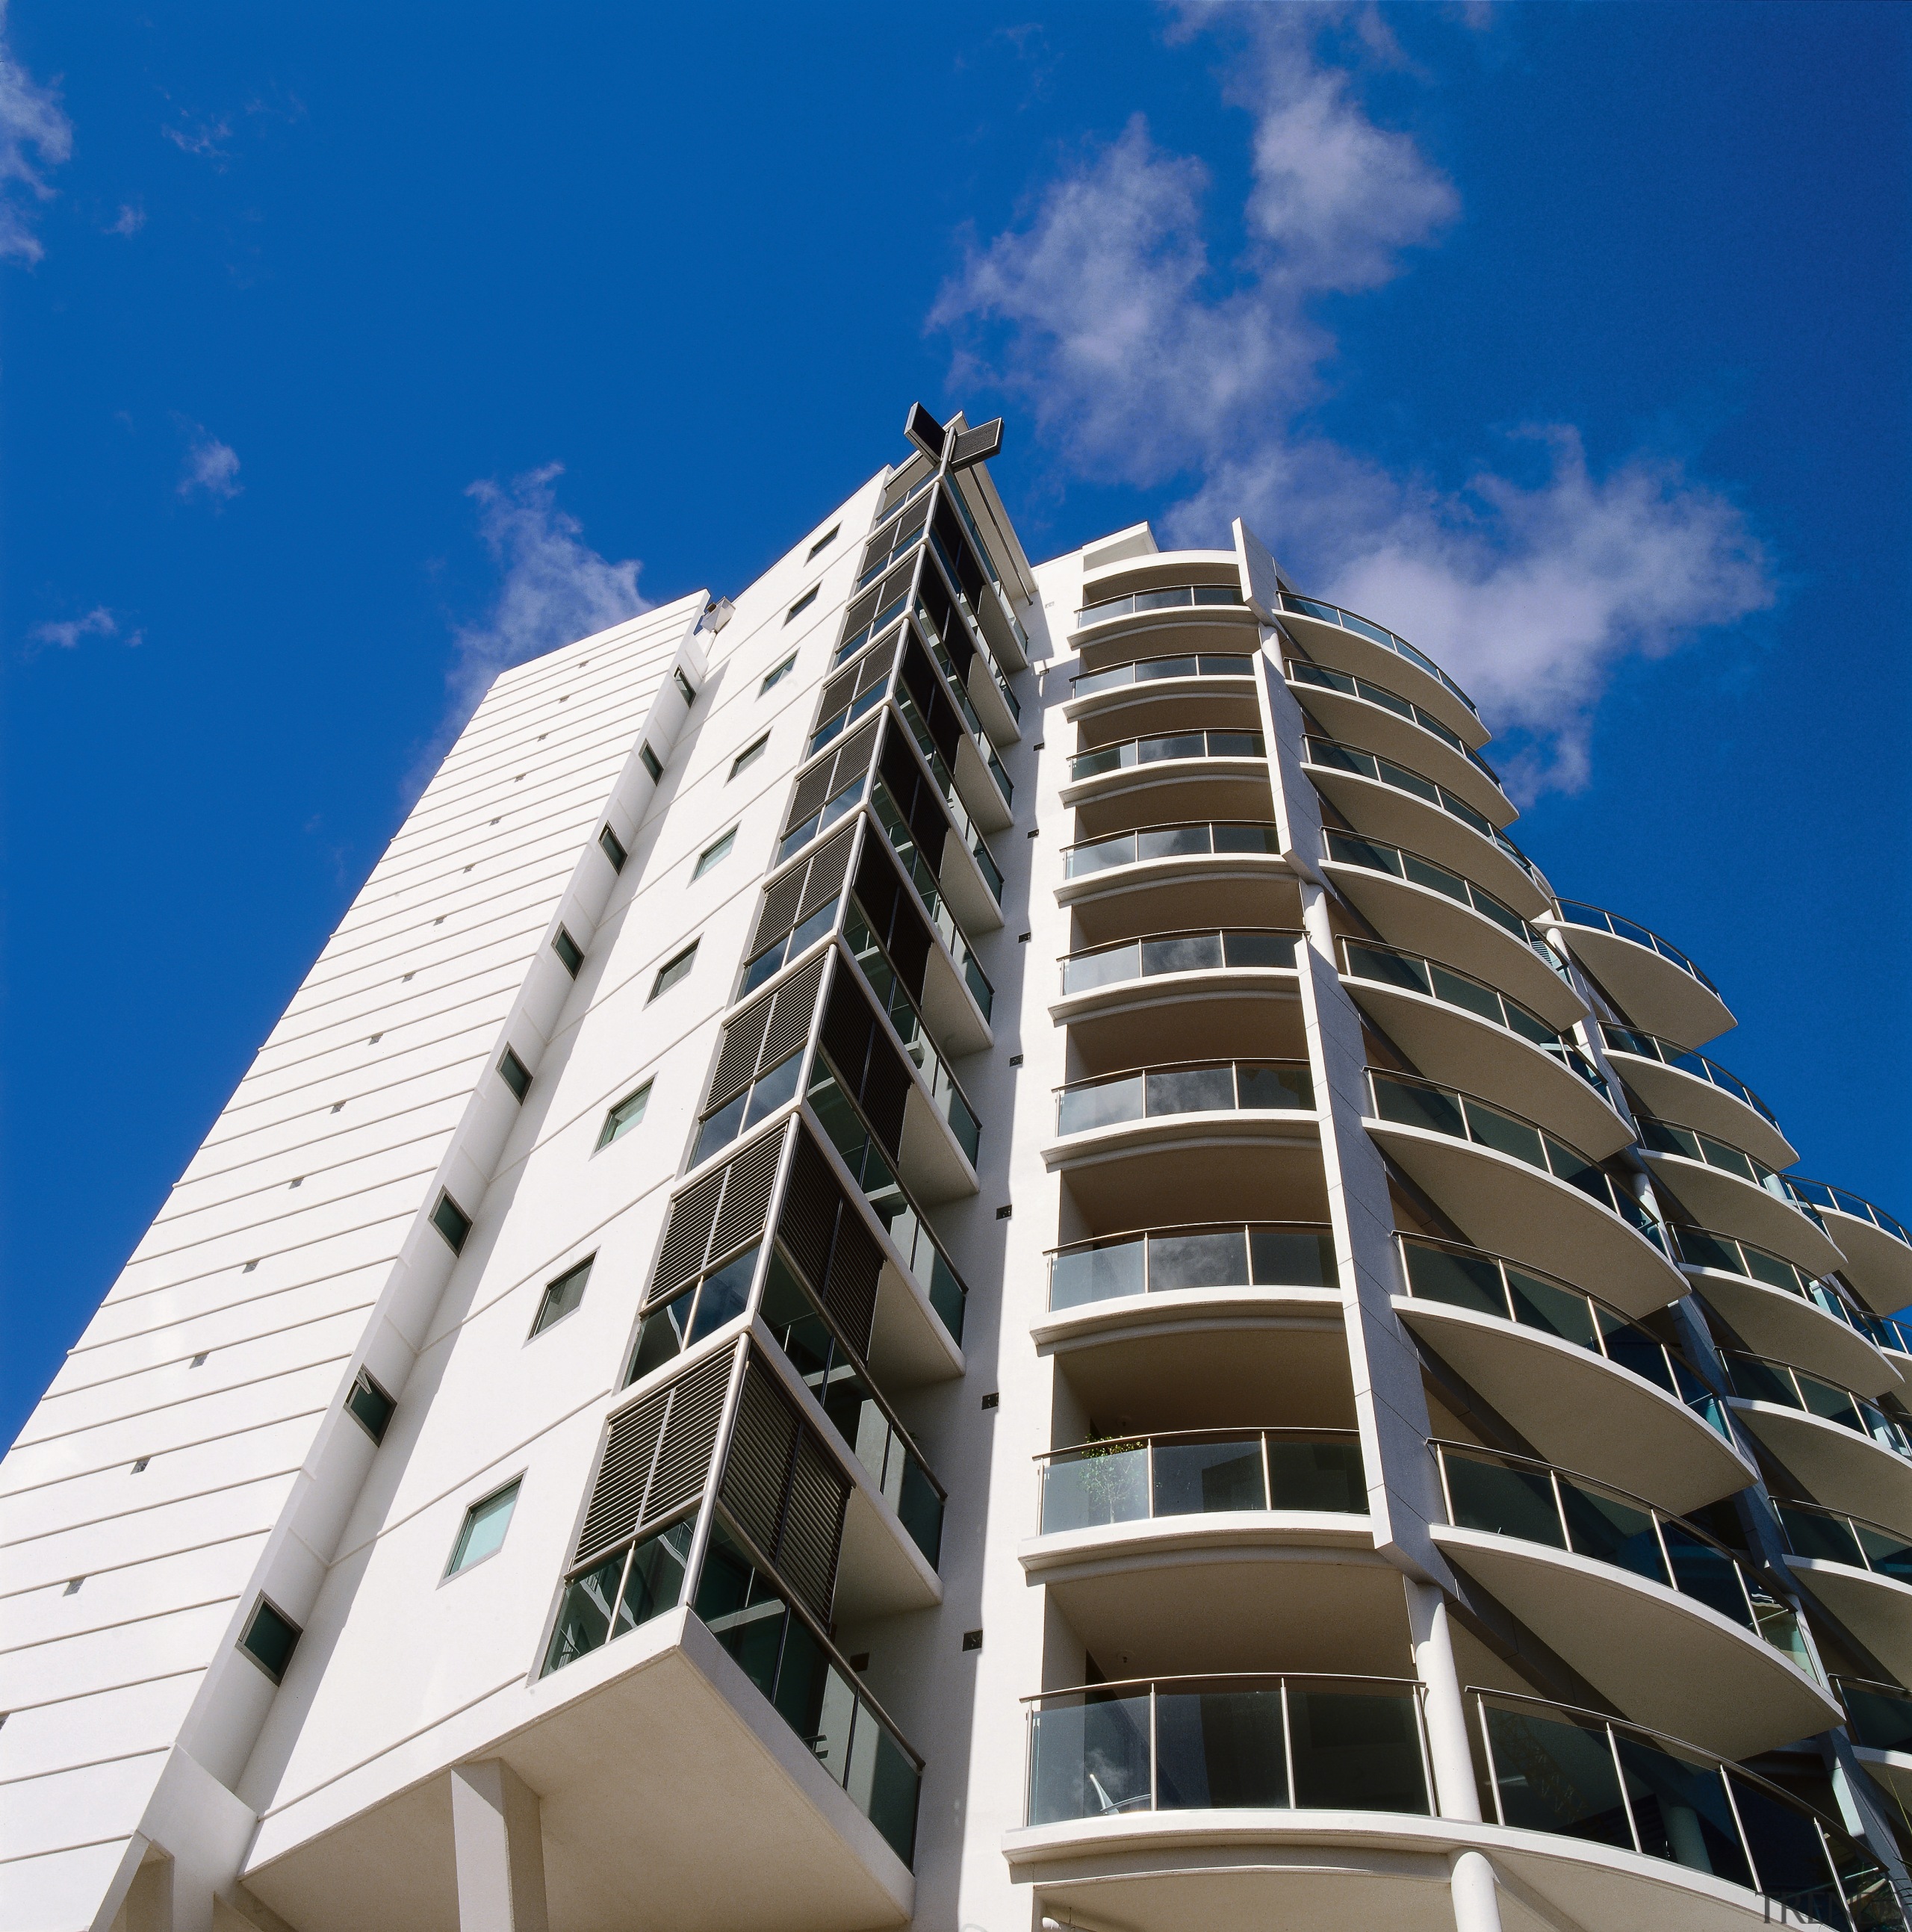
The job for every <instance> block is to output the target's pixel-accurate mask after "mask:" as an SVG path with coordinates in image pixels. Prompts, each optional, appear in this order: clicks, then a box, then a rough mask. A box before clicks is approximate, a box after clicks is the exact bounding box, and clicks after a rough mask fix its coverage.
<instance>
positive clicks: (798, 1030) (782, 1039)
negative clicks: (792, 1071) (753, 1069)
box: [757, 956, 824, 1069]
mask: <svg viewBox="0 0 1912 1932" xmlns="http://www.w3.org/2000/svg"><path fill="white" fill-rule="evenodd" d="M823 969H824V957H823V956H819V957H818V958H817V959H813V960H812V961H811V962H810V963H809V965H807V966H806V967H805V968H803V971H802V972H800V973H799V974H796V975H795V976H794V977H793V978H791V979H789V980H786V981H785V983H783V985H782V986H780V987H779V988H778V989H777V995H776V1005H775V1008H774V1010H773V1012H772V1013H771V1015H770V1025H769V1026H768V1028H766V1029H765V1031H764V1050H763V1052H762V1054H761V1056H760V1058H758V1062H757V1064H758V1067H759V1068H760V1069H762V1068H768V1067H776V1066H779V1065H780V1064H782V1062H783V1061H785V1060H787V1059H788V1058H789V1057H790V1056H791V1054H793V1053H794V1052H797V1049H799V1048H800V1046H803V1043H804V1042H805V1041H806V1040H808V1039H809V1037H810V1020H811V1017H812V1015H813V1014H814V1013H815V1012H816V1010H817V989H818V987H819V986H821V985H822V984H823Z"/></svg>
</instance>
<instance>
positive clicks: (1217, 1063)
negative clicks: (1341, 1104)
mask: <svg viewBox="0 0 1912 1932" xmlns="http://www.w3.org/2000/svg"><path fill="white" fill-rule="evenodd" d="M1297 1068H1298V1069H1299V1070H1300V1075H1301V1077H1300V1079H1298V1080H1297V1081H1295V1082H1294V1084H1293V1085H1292V1086H1284V1087H1283V1089H1282V1090H1281V1091H1283V1092H1286V1093H1289V1094H1298V1093H1305V1094H1306V1095H1307V1099H1306V1100H1300V1099H1295V1100H1291V1101H1290V1102H1289V1103H1288V1104H1286V1105H1285V1106H1283V1105H1281V1104H1280V1103H1277V1104H1275V1105H1274V1106H1265V1107H1263V1106H1253V1105H1244V1103H1243V1101H1242V1099H1241V1091H1242V1087H1241V1076H1242V1075H1243V1074H1244V1073H1251V1074H1252V1073H1261V1072H1284V1073H1285V1072H1289V1071H1290V1070H1294V1069H1297ZM1223 1069H1226V1070H1227V1072H1228V1073H1229V1076H1230V1079H1229V1093H1230V1094H1231V1095H1232V1100H1231V1101H1230V1103H1229V1106H1227V1107H1226V1108H1214V1109H1211V1108H1209V1107H1206V1106H1201V1107H1163V1108H1160V1109H1157V1108H1155V1107H1153V1106H1151V1105H1150V1100H1151V1094H1150V1088H1151V1085H1152V1083H1153V1081H1154V1078H1155V1077H1156V1076H1158V1075H1162V1074H1169V1073H1217V1072H1220V1071H1221V1070H1223ZM1125 1081H1133V1082H1136V1084H1137V1085H1138V1086H1139V1088H1140V1090H1141V1091H1140V1094H1139V1099H1140V1101H1141V1106H1140V1108H1139V1110H1138V1111H1137V1112H1135V1113H1133V1114H1124V1115H1118V1116H1117V1117H1116V1118H1115V1120H1114V1121H1097V1122H1095V1123H1094V1124H1093V1125H1094V1126H1098V1127H1100V1126H1112V1125H1116V1124H1119V1123H1120V1122H1121V1121H1138V1120H1142V1121H1145V1120H1154V1119H1168V1118H1172V1117H1173V1116H1175V1115H1178V1114H1189V1113H1208V1112H1227V1113H1307V1112H1312V1110H1313V1105H1314V1079H1313V1070H1312V1069H1311V1068H1310V1065H1309V1063H1308V1062H1307V1061H1305V1060H1289V1059H1283V1058H1278V1057H1274V1056H1271V1057H1270V1058H1267V1059H1265V1060H1165V1061H1157V1062H1156V1063H1155V1064H1153V1065H1151V1066H1148V1067H1127V1068H1124V1070H1122V1071H1121V1072H1120V1073H1098V1074H1095V1075H1094V1076H1091V1078H1090V1079H1086V1080H1071V1081H1067V1082H1064V1083H1063V1085H1061V1086H1059V1087H1056V1088H1052V1090H1051V1091H1052V1092H1053V1093H1054V1094H1055V1100H1056V1115H1057V1128H1056V1131H1057V1132H1058V1133H1087V1132H1089V1131H1091V1129H1089V1128H1080V1127H1067V1126H1065V1125H1064V1124H1062V1118H1061V1117H1062V1115H1063V1112H1064V1107H1065V1106H1066V1104H1067V1101H1068V1100H1069V1099H1070V1097H1071V1096H1073V1095H1074V1094H1084V1093H1089V1092H1092V1091H1094V1090H1095V1089H1097V1088H1102V1087H1112V1086H1115V1085H1118V1083H1120V1082H1125Z"/></svg>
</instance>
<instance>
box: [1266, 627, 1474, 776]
mask: <svg viewBox="0 0 1912 1932" xmlns="http://www.w3.org/2000/svg"><path fill="white" fill-rule="evenodd" d="M1282 669H1283V671H1284V672H1285V673H1286V675H1287V676H1288V679H1289V682H1292V683H1295V684H1312V685H1315V686H1316V688H1318V689H1319V690H1322V691H1339V692H1340V694H1341V695H1342V696H1343V697H1358V698H1361V699H1364V700H1365V701H1366V702H1367V703H1370V704H1378V705H1379V706H1381V708H1382V709H1383V710H1384V711H1391V712H1394V715H1395V716H1396V717H1397V718H1406V720H1407V721H1408V722H1409V724H1418V725H1419V726H1420V727H1421V730H1424V731H1430V732H1432V733H1433V735H1434V736H1436V738H1438V739H1439V740H1440V741H1441V742H1442V744H1444V745H1446V746H1447V747H1448V749H1449V750H1451V751H1458V752H1459V753H1460V755H1461V756H1462V757H1463V758H1465V759H1466V760H1467V762H1468V763H1469V764H1470V765H1472V766H1473V767H1474V768H1475V770H1476V771H1478V772H1480V773H1481V775H1482V776H1483V777H1484V778H1487V779H1488V780H1489V781H1490V782H1491V783H1492V784H1493V787H1494V789H1495V790H1496V791H1498V790H1500V789H1501V784H1500V774H1499V772H1496V770H1495V769H1494V768H1493V766H1491V765H1490V764H1489V763H1487V760H1486V759H1484V757H1481V754H1480V753H1479V752H1478V751H1475V749H1474V748H1473V747H1472V745H1463V743H1462V742H1460V736H1459V734H1458V733H1455V732H1453V731H1451V730H1448V727H1446V726H1445V724H1442V722H1441V721H1440V720H1439V718H1436V716H1435V715H1433V712H1431V711H1423V710H1422V709H1421V707H1420V706H1419V705H1418V704H1416V703H1413V702H1412V700H1410V699H1408V698H1405V697H1397V695H1396V694H1394V692H1393V691H1388V690H1387V689H1385V688H1383V687H1382V685H1378V684H1371V683H1370V682H1369V681H1368V680H1367V679H1366V678H1364V677H1355V676H1350V675H1349V673H1347V672H1346V671H1344V670H1331V669H1330V668H1329V667H1328V666H1327V665H1326V664H1316V662H1315V661H1313V659H1312V658H1286V659H1284V660H1283V664H1282Z"/></svg>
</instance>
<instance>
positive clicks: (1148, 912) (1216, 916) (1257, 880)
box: [1055, 852, 1301, 946]
mask: <svg viewBox="0 0 1912 1932" xmlns="http://www.w3.org/2000/svg"><path fill="white" fill-rule="evenodd" d="M1055 901H1056V904H1058V905H1061V906H1067V907H1070V909H1071V910H1073V912H1074V913H1075V915H1076V927H1077V929H1078V932H1079V935H1080V938H1079V943H1080V944H1082V945H1084V946H1100V945H1103V944H1106V943H1109V942H1112V941H1115V940H1118V939H1130V938H1135V937H1136V936H1138V935H1140V934H1142V933H1145V932H1173V931H1175V930H1177V929H1180V930H1182V931H1188V930H1190V929H1193V928H1195V927H1198V926H1216V927H1220V926H1299V925H1300V924H1301V881H1300V880H1298V878H1297V877H1295V870H1294V868H1293V867H1292V865H1289V862H1288V861H1287V860H1286V859H1284V858H1283V857H1281V856H1280V855H1279V854H1278V853H1274V852H1268V853H1260V852H1196V853H1186V854H1184V855H1183V856H1181V857H1178V858H1172V859H1142V860H1140V861H1139V862H1137V863H1136V864H1135V865H1112V866H1111V867H1109V869H1108V870H1107V871H1101V872H1091V873H1088V874H1086V875H1085V876H1084V877H1081V878H1076V879H1065V880H1063V882H1062V883H1061V884H1060V885H1059V886H1057V887H1056V889H1055Z"/></svg>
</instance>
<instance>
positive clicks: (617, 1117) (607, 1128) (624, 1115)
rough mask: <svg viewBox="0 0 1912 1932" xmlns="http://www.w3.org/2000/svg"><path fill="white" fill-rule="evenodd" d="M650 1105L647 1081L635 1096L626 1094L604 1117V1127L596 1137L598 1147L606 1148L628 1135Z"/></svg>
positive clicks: (648, 1083)
mask: <svg viewBox="0 0 1912 1932" xmlns="http://www.w3.org/2000/svg"><path fill="white" fill-rule="evenodd" d="M649 1105H650V1082H649V1081H648V1080H647V1081H646V1082H644V1085H642V1086H641V1087H640V1088H638V1091H636V1092H635V1094H626V1095H625V1097H623V1100H620V1101H619V1102H618V1103H617V1106H614V1108H612V1109H611V1112H609V1113H608V1114H607V1115H605V1117H604V1126H603V1127H602V1130H600V1131H599V1135H598V1145H599V1147H601V1148H608V1146H610V1145H611V1142H613V1141H614V1140H617V1139H621V1138H622V1137H623V1136H624V1135H626V1134H628V1133H629V1132H630V1131H631V1130H632V1128H633V1127H635V1126H636V1125H637V1124H638V1122H639V1121H641V1120H642V1119H643V1118H644V1109H645V1108H646V1107H647V1106H649Z"/></svg>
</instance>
